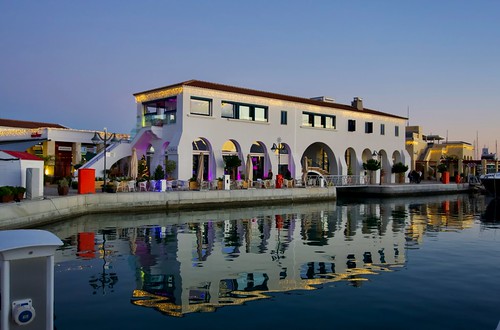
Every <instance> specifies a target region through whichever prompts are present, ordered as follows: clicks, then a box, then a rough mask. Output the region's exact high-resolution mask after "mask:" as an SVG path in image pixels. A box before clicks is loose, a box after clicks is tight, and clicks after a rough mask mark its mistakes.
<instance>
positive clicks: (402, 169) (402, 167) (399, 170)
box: [391, 162, 408, 173]
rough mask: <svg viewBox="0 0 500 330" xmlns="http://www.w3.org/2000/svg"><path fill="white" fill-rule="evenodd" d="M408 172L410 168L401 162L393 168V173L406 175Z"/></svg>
mask: <svg viewBox="0 0 500 330" xmlns="http://www.w3.org/2000/svg"><path fill="white" fill-rule="evenodd" d="M406 171H408V166H407V165H405V164H403V163H401V162H399V163H395V164H394V165H392V168H391V172H392V173H405V172H406Z"/></svg>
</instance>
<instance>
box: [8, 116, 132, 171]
mask: <svg viewBox="0 0 500 330" xmlns="http://www.w3.org/2000/svg"><path fill="white" fill-rule="evenodd" d="M94 133H95V132H94V131H85V130H76V129H70V128H67V127H64V126H62V125H59V124H53V123H40V122H32V121H21V120H10V119H0V149H3V150H14V151H27V152H29V153H31V154H34V155H37V156H39V157H41V158H44V159H45V160H46V161H45V168H44V174H45V175H47V176H48V177H54V178H61V177H66V176H69V175H71V174H72V173H73V169H74V168H73V167H74V166H75V165H77V164H80V163H81V162H82V161H85V160H88V159H90V158H92V157H93V156H94V155H95V154H96V153H97V152H98V151H100V149H98V148H99V147H96V146H95V145H94V144H93V143H92V141H91V139H92V137H93V136H94ZM119 137H120V138H125V139H126V138H128V135H124V134H121V135H119ZM97 173H102V168H101V169H100V172H97V171H96V174H97ZM97 176H99V175H97Z"/></svg>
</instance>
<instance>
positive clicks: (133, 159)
mask: <svg viewBox="0 0 500 330" xmlns="http://www.w3.org/2000/svg"><path fill="white" fill-rule="evenodd" d="M128 176H129V177H131V178H132V180H136V179H137V150H136V149H135V148H132V156H130V165H129V168H128Z"/></svg>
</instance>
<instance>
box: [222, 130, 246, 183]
mask: <svg viewBox="0 0 500 330" xmlns="http://www.w3.org/2000/svg"><path fill="white" fill-rule="evenodd" d="M231 156H237V157H238V158H239V159H240V160H241V162H242V165H241V166H240V167H238V169H237V170H236V173H237V174H236V175H237V179H239V173H240V171H241V170H242V169H243V161H244V159H243V154H242V153H241V147H240V145H239V143H238V142H237V141H235V140H227V141H226V142H224V144H223V145H222V160H223V161H224V166H225V164H226V159H227V158H228V157H231ZM224 174H232V173H229V170H228V169H227V168H225V167H224Z"/></svg>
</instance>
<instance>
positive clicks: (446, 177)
mask: <svg viewBox="0 0 500 330" xmlns="http://www.w3.org/2000/svg"><path fill="white" fill-rule="evenodd" d="M437 171H438V172H439V173H441V182H443V183H449V182H450V172H448V165H447V164H445V163H441V164H439V165H438V166H437Z"/></svg>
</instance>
